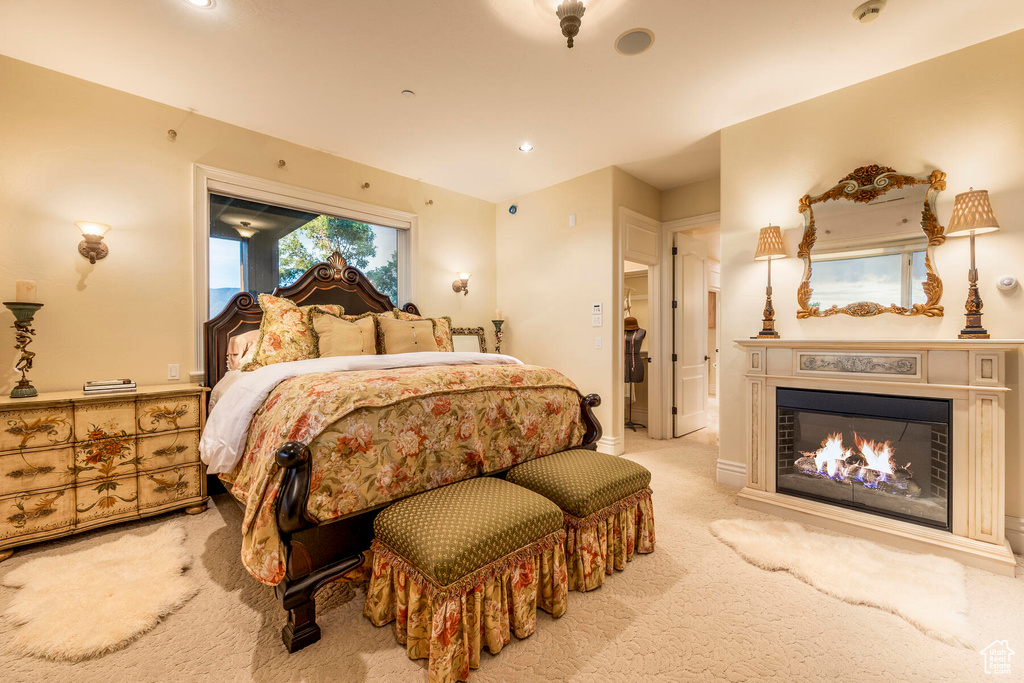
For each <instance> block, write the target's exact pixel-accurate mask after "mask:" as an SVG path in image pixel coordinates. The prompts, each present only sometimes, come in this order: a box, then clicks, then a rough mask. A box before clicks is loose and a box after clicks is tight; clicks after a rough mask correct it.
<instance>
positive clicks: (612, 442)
mask: <svg viewBox="0 0 1024 683" xmlns="http://www.w3.org/2000/svg"><path fill="white" fill-rule="evenodd" d="M624 450H626V449H625V446H624V445H623V442H622V437H621V436H602V437H601V438H600V440H598V442H597V452H598V453H607V454H608V455H622V452H623V451H624Z"/></svg>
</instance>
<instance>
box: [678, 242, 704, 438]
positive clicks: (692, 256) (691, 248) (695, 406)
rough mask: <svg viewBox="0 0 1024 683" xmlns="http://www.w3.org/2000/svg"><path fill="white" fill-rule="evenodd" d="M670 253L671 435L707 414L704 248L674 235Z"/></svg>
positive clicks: (700, 426) (697, 426)
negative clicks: (673, 378) (671, 280)
mask: <svg viewBox="0 0 1024 683" xmlns="http://www.w3.org/2000/svg"><path fill="white" fill-rule="evenodd" d="M674 251H675V254H674V256H673V272H674V275H673V290H672V293H673V297H672V300H673V302H674V304H673V309H672V314H673V316H672V317H673V318H674V330H675V334H674V335H673V336H674V338H675V339H674V345H673V349H672V353H673V354H675V355H674V362H673V365H672V367H673V375H674V377H675V382H674V385H675V396H674V400H673V402H672V405H673V412H674V413H675V414H674V416H673V417H674V419H673V434H672V435H673V436H683V435H684V434H689V433H690V432H693V431H696V430H698V429H704V427H706V426H707V423H708V416H707V371H708V370H707V368H708V365H707V361H708V270H707V265H708V249H707V245H706V244H704V243H703V242H700V241H698V240H695V239H694V238H692V237H690V236H689V235H683V234H677V235H676V238H675V250H674Z"/></svg>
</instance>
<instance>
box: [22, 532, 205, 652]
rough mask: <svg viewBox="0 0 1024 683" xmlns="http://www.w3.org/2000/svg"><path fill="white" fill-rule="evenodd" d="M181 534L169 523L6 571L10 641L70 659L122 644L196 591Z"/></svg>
mask: <svg viewBox="0 0 1024 683" xmlns="http://www.w3.org/2000/svg"><path fill="white" fill-rule="evenodd" d="M184 541H185V528H184V526H183V525H182V523H181V522H180V521H177V522H171V523H167V524H163V525H161V526H159V527H157V529H156V531H154V532H152V533H150V534H147V535H145V536H136V535H133V534H126V535H124V536H121V537H120V538H117V539H116V540H114V541H111V542H109V543H104V544H103V545H99V546H96V547H93V548H89V549H88V550H81V551H78V552H73V553H70V554H67V555H62V556H55V557H40V558H38V559H35V560H31V561H29V562H26V563H25V564H23V565H21V566H20V567H18V568H17V569H15V570H13V571H10V572H8V573H7V574H6V575H4V577H3V584H4V585H5V586H10V587H15V588H18V589H19V590H18V591H17V593H16V594H15V596H14V599H13V600H12V601H11V603H10V604H9V605H8V607H7V609H6V611H5V612H4V616H5V617H6V618H7V619H9V620H10V621H11V622H12V623H14V624H15V625H16V628H15V629H14V632H13V637H12V638H11V639H10V641H9V643H8V645H9V647H10V648H11V650H12V651H13V652H17V653H21V654H31V655H36V656H39V657H45V658H47V659H53V660H57V661H73V662H74V661H81V660H83V659H88V658H90V657H95V656H98V655H102V654H106V653H108V652H112V651H114V650H118V649H120V648H122V647H124V646H126V645H128V644H129V643H130V642H132V641H133V640H135V639H136V638H138V637H139V636H141V635H142V634H143V633H145V632H146V631H149V630H150V629H152V628H153V627H154V626H156V625H157V623H158V622H159V621H160V620H161V619H162V618H163V617H165V616H167V615H168V614H170V613H171V612H173V611H174V610H176V609H177V608H179V607H181V606H182V605H183V604H185V602H187V601H188V599H189V598H191V597H192V596H193V595H195V593H196V590H197V587H196V585H195V582H194V581H193V580H192V577H191V576H190V575H188V574H185V573H183V572H184V570H186V569H187V568H188V567H189V566H190V565H191V563H192V558H191V555H190V554H189V553H188V551H187V550H186V549H185V545H184Z"/></svg>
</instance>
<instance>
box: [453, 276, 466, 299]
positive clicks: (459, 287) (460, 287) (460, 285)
mask: <svg viewBox="0 0 1024 683" xmlns="http://www.w3.org/2000/svg"><path fill="white" fill-rule="evenodd" d="M452 289H453V290H455V293H456V294H458V293H459V292H462V296H466V295H467V294H469V273H459V279H458V280H456V281H455V282H453V283H452Z"/></svg>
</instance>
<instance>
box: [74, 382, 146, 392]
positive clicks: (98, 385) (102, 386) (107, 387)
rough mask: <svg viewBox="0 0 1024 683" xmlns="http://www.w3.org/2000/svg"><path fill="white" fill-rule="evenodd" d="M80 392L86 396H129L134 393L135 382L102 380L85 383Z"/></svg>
mask: <svg viewBox="0 0 1024 683" xmlns="http://www.w3.org/2000/svg"><path fill="white" fill-rule="evenodd" d="M82 391H83V392H85V393H86V394H130V393H132V392H134V391H135V382H133V381H131V380H130V379H104V380H98V381H95V382H86V383H85V386H83V387H82Z"/></svg>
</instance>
